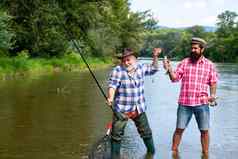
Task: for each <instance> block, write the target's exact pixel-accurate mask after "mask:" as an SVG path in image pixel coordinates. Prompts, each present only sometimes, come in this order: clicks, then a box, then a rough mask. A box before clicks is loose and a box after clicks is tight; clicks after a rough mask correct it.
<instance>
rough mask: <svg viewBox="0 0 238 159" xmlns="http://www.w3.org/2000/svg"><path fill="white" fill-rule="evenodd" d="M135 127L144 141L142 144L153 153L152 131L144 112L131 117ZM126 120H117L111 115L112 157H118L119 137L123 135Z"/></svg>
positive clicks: (116, 158)
mask: <svg viewBox="0 0 238 159" xmlns="http://www.w3.org/2000/svg"><path fill="white" fill-rule="evenodd" d="M132 120H133V121H134V123H135V125H136V127H137V131H138V133H139V134H140V136H141V138H142V139H143V141H144V144H145V146H146V148H147V152H148V153H151V154H154V152H155V148H154V143H153V138H152V131H151V128H150V126H149V123H148V119H147V116H146V114H145V112H143V113H141V114H139V115H138V116H137V117H135V118H133V119H132ZM127 121H128V120H119V119H117V118H116V117H113V123H112V133H111V136H112V141H111V143H112V149H111V153H112V159H119V158H120V147H121V139H122V137H123V136H124V130H125V127H126V124H127Z"/></svg>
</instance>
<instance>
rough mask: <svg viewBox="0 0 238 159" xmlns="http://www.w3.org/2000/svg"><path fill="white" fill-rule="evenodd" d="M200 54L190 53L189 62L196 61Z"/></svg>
mask: <svg viewBox="0 0 238 159" xmlns="http://www.w3.org/2000/svg"><path fill="white" fill-rule="evenodd" d="M201 56H202V54H200V55H195V54H194V53H192V52H191V53H190V59H191V62H192V63H196V62H197V61H198V60H199V58H200V57H201Z"/></svg>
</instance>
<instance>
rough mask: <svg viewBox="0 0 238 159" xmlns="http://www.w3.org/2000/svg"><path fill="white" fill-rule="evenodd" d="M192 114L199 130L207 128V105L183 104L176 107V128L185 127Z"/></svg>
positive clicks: (208, 115) (208, 117)
mask: <svg viewBox="0 0 238 159" xmlns="http://www.w3.org/2000/svg"><path fill="white" fill-rule="evenodd" d="M193 114H194V116H195V119H196V121H197V125H198V128H199V130H208V129H209V122H210V121H209V120H210V112H209V106H208V105H200V106H183V105H179V106H178V109H177V128H180V129H185V128H186V127H187V126H188V124H189V122H190V120H191V118H192V115H193Z"/></svg>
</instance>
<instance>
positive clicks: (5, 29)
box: [0, 10, 14, 56]
mask: <svg viewBox="0 0 238 159" xmlns="http://www.w3.org/2000/svg"><path fill="white" fill-rule="evenodd" d="M10 20H11V17H10V16H9V15H7V14H6V12H3V11H1V10H0V56H6V55H8V50H9V49H10V48H11V46H12V45H13V44H14V40H13V37H14V34H13V33H12V32H11V30H10V29H9V22H10Z"/></svg>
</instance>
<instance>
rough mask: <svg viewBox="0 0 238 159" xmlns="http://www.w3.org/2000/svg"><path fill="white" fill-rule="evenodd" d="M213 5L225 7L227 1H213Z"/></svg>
mask: <svg viewBox="0 0 238 159" xmlns="http://www.w3.org/2000/svg"><path fill="white" fill-rule="evenodd" d="M211 3H212V4H214V5H224V4H225V0H211Z"/></svg>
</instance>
